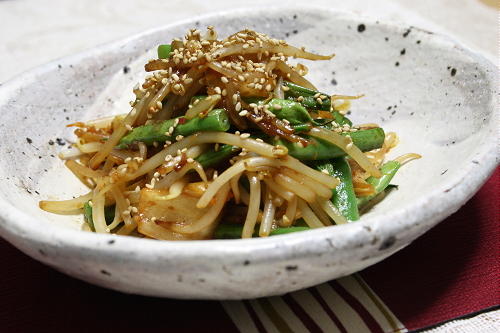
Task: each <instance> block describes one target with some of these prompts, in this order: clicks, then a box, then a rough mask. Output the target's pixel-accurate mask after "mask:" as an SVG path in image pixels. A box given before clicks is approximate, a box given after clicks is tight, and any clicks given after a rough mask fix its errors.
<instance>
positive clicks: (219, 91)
mask: <svg viewBox="0 0 500 333" xmlns="http://www.w3.org/2000/svg"><path fill="white" fill-rule="evenodd" d="M214 91H215V92H216V93H217V94H219V95H220V94H221V93H222V90H221V89H220V87H215V88H214Z"/></svg>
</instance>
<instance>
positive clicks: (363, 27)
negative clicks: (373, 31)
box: [358, 23, 366, 32]
mask: <svg viewBox="0 0 500 333" xmlns="http://www.w3.org/2000/svg"><path fill="white" fill-rule="evenodd" d="M365 30H366V26H365V25H364V24H362V23H361V24H360V25H358V32H363V31H365Z"/></svg>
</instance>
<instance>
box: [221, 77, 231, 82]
mask: <svg viewBox="0 0 500 333" xmlns="http://www.w3.org/2000/svg"><path fill="white" fill-rule="evenodd" d="M220 80H221V81H222V82H224V83H228V82H229V80H228V79H227V77H225V76H222V77H221V78H220Z"/></svg>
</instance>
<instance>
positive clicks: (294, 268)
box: [285, 265, 299, 271]
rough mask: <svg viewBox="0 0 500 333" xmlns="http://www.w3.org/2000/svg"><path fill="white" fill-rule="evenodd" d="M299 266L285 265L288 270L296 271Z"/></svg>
mask: <svg viewBox="0 0 500 333" xmlns="http://www.w3.org/2000/svg"><path fill="white" fill-rule="evenodd" d="M298 268H299V266H297V265H288V266H286V267H285V269H286V270H287V271H296V270H297V269H298Z"/></svg>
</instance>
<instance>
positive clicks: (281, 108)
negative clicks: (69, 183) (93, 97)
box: [40, 27, 419, 240]
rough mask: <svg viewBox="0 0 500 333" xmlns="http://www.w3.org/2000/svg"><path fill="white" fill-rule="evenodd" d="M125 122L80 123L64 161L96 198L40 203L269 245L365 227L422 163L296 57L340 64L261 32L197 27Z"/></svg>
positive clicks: (102, 219)
mask: <svg viewBox="0 0 500 333" xmlns="http://www.w3.org/2000/svg"><path fill="white" fill-rule="evenodd" d="M157 51H158V59H153V60H150V61H149V62H148V63H147V64H146V65H145V70H146V71H147V72H150V73H151V74H150V75H148V76H147V77H146V79H145V81H144V82H143V83H142V84H138V85H137V86H136V87H135V88H134V90H133V93H134V95H135V98H134V100H133V101H132V102H131V105H132V109H131V110H130V112H129V113H128V114H121V115H119V116H116V117H108V118H103V119H100V120H96V121H91V122H87V123H75V124H71V125H69V126H75V127H76V130H75V135H76V136H77V140H76V142H75V144H74V148H75V149H73V151H74V152H69V153H68V152H65V153H62V154H61V157H62V158H63V159H66V162H65V164H66V166H67V167H68V168H69V169H70V170H71V172H73V174H75V176H76V177H77V178H78V179H79V180H80V181H81V182H82V183H83V184H84V185H85V186H87V187H88V188H89V189H90V192H89V193H87V194H85V195H82V196H80V197H77V198H75V199H71V200H64V201H41V202H40V207H41V208H42V209H44V210H46V211H49V212H52V213H58V214H82V213H83V215H84V219H85V222H86V224H87V226H88V229H90V230H91V231H95V232H99V233H110V232H113V233H117V234H119V235H136V236H140V237H149V238H155V239H162V240H191V239H211V238H240V237H241V238H250V237H258V236H260V237H266V236H274V235H281V234H287V233H292V232H298V231H304V230H308V229H312V228H320V227H325V226H330V225H332V224H342V223H346V222H348V221H356V220H358V219H359V218H360V212H364V211H366V210H367V209H369V208H370V207H372V206H373V205H374V204H375V203H377V202H379V201H380V200H382V199H383V198H384V197H385V196H386V195H387V193H389V191H390V190H392V189H394V188H395V186H393V185H391V184H390V182H391V180H392V179H393V177H394V175H395V174H396V172H397V171H398V169H399V168H400V167H401V165H403V164H404V163H406V162H408V161H409V160H411V159H414V158H418V157H419V156H418V155H416V154H407V155H403V156H401V157H399V158H397V159H394V160H392V161H389V162H386V163H385V164H382V163H383V161H384V159H385V157H386V154H387V153H388V152H389V151H390V150H391V149H392V148H393V147H394V146H395V145H396V144H397V142H398V139H397V136H396V135H395V134H394V133H388V134H387V135H386V133H385V132H384V130H383V129H382V128H381V127H379V126H378V125H376V124H367V125H359V126H355V125H353V123H352V121H351V120H350V119H348V118H347V116H346V115H347V113H348V112H347V111H348V110H349V108H350V101H351V100H354V99H357V98H360V97H361V96H345V95H336V94H334V95H330V94H327V93H325V92H322V91H323V90H322V91H319V90H318V89H317V88H316V87H315V86H314V84H313V83H312V82H310V81H309V80H307V79H306V78H305V77H304V76H305V75H306V74H307V72H308V69H307V67H306V66H305V65H303V64H301V63H299V64H296V65H294V66H292V65H290V64H288V63H287V60H288V58H289V57H294V58H300V59H307V60H313V61H318V60H329V59H331V58H332V57H333V55H317V54H314V53H311V52H308V51H306V50H305V49H304V48H297V47H295V46H291V45H288V44H287V43H286V42H285V41H283V40H277V39H273V38H270V37H269V36H267V35H264V34H262V33H258V32H255V31H252V30H248V29H247V30H242V31H239V32H237V33H235V34H233V35H230V36H228V37H227V38H225V39H218V38H217V33H216V32H215V30H214V28H213V27H208V30H207V32H206V33H205V34H203V33H202V32H201V31H199V30H196V29H192V30H189V31H188V33H187V35H186V36H185V37H184V39H182V40H181V39H174V40H173V41H171V42H170V44H162V45H159V46H158V49H157Z"/></svg>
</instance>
